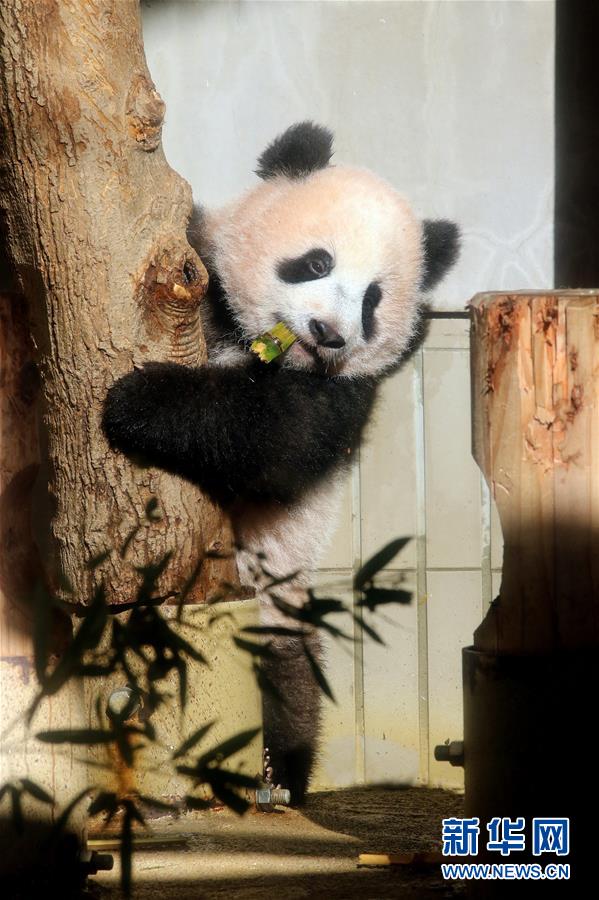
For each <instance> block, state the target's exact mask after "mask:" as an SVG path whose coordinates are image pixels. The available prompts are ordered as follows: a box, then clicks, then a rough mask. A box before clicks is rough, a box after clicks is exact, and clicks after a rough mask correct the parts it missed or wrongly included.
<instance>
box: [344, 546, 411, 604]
mask: <svg viewBox="0 0 599 900" xmlns="http://www.w3.org/2000/svg"><path fill="white" fill-rule="evenodd" d="M411 540H412V538H410V537H403V538H396V540H394V541H390V543H388V544H387V545H386V546H385V547H383V549H382V550H379V551H378V553H375V554H374V556H371V557H370V559H369V560H367V562H365V563H364V565H363V566H362V568H361V569H359V570H358V572H356V576H355V578H354V588H355V589H356V590H357V591H361V590H362V589H363V588H364V586H365V585H367V584H370V582H371V581H372V579H373V578H374V576H375V575H376V574H377V573H378V572H380V570H381V569H384V568H385V566H387V565H389V563H390V562H391V560H392V559H395V557H396V556H397V554H398V553H399V552H400V550H403V548H404V547H405V546H406V544H409V542H410V541H411Z"/></svg>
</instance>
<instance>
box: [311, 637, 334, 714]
mask: <svg viewBox="0 0 599 900" xmlns="http://www.w3.org/2000/svg"><path fill="white" fill-rule="evenodd" d="M304 653H305V654H306V659H307V660H308V662H309V663H310V668H311V669H312V674H313V675H314V678H315V679H316V681H317V682H318V685H319V687H320V689H321V691H322V692H323V694H326V696H327V697H328V698H329V700H332V701H333V703H336V702H337V701H336V700H335V695H334V694H333V691H332V690H331V687H330V685H329V683H328V681H327V679H326V678H325V674H324V672H323V671H322V668H321V666H320V665H319V663H318V662H317V661H316V658H315V657H314V655H313V654H312V652H311V650H310V648H309V647H308V645H307V644H306V643H305V642H304Z"/></svg>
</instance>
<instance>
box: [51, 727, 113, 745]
mask: <svg viewBox="0 0 599 900" xmlns="http://www.w3.org/2000/svg"><path fill="white" fill-rule="evenodd" d="M36 738H37V739H38V741H43V742H44V743H45V744H109V743H110V742H111V741H114V739H115V736H114V734H113V733H112V731H103V730H101V729H99V728H79V729H75V728H74V729H69V728H59V729H57V730H56V731H38V733H37V734H36Z"/></svg>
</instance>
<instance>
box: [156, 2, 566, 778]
mask: <svg viewBox="0 0 599 900" xmlns="http://www.w3.org/2000/svg"><path fill="white" fill-rule="evenodd" d="M143 14H144V34H145V41H146V52H147V56H148V62H149V65H150V70H151V72H152V74H153V77H154V79H155V81H156V83H157V86H158V89H159V90H160V92H161V94H162V95H163V97H164V99H165V100H166V102H167V118H166V125H165V130H164V146H165V150H166V153H167V156H168V158H169V161H170V162H171V164H172V165H173V166H174V167H175V168H176V169H177V170H178V171H179V172H181V174H183V175H184V176H185V177H186V178H188V180H189V181H190V182H191V184H192V187H193V190H194V194H195V196H196V197H197V198H198V199H199V200H201V201H202V202H204V203H206V204H219V203H221V202H224V201H226V200H227V199H229V198H230V197H232V196H234V195H236V194H237V193H239V192H240V191H241V190H243V189H244V188H245V187H247V186H248V185H249V184H251V182H252V175H251V171H252V169H253V167H254V161H255V159H256V157H257V155H258V154H259V153H260V152H261V150H262V149H263V148H264V146H265V145H266V144H267V143H268V142H269V141H270V140H271V139H272V137H273V136H274V135H275V134H276V133H278V132H279V131H281V130H282V129H283V128H285V127H286V126H287V125H289V124H290V123H291V122H293V121H298V120H300V119H305V118H310V119H314V120H316V121H320V122H323V123H325V124H327V125H329V126H330V127H332V129H333V130H334V131H335V134H336V147H337V158H338V159H339V160H343V161H347V162H352V163H358V164H363V165H366V166H369V167H371V168H372V169H374V170H375V171H377V172H379V173H380V174H381V175H383V176H385V177H386V178H388V179H389V180H390V181H391V182H392V183H393V184H395V185H396V186H397V187H398V188H399V189H400V190H402V191H404V192H405V193H406V195H407V196H409V197H410V198H411V200H412V201H413V202H414V204H415V206H416V208H417V210H418V211H419V212H420V213H421V214H422V215H424V216H431V217H434V216H446V217H450V218H452V219H454V220H456V221H458V222H459V223H460V224H461V227H462V230H463V249H462V255H461V259H460V262H459V264H458V266H457V267H456V268H455V270H454V272H453V273H452V274H451V275H450V276H449V277H448V278H447V279H446V281H445V282H444V283H443V285H442V288H441V289H440V290H439V291H438V292H437V294H436V296H435V298H434V305H435V307H436V308H437V309H445V310H460V309H463V308H464V306H465V304H466V303H467V302H468V300H469V299H470V297H472V296H473V295H474V294H475V293H476V292H477V291H481V290H510V289H517V288H525V287H536V288H541V287H546V286H549V285H550V284H551V279H552V240H553V236H552V204H553V43H554V2H553V0H519V2H503V0H488V2H482V0H470V2H460V0H415V2H412V0H406V2H368V0H363V2H359V0H358V2H328V0H324V2H306V3H304V2H286V0H273V2H255V0H245V2H228V0H224V2H175V0H145V2H144V4H143ZM467 347H468V334H467V323H466V322H465V321H464V320H460V319H449V320H436V321H433V322H432V323H431V328H430V332H429V336H428V338H427V341H426V343H425V345H424V348H423V349H422V350H421V351H420V352H419V353H418V354H417V355H416V356H415V357H414V358H413V360H411V361H410V362H409V363H408V364H407V365H406V366H405V368H404V369H403V371H401V372H400V373H398V374H397V375H395V376H394V377H393V378H392V379H391V380H389V381H388V382H387V383H386V384H385V386H384V389H383V391H382V396H381V400H380V403H379V406H378V409H377V414H376V416H375V421H374V423H373V425H372V427H371V429H370V434H369V440H368V443H367V444H366V446H365V447H364V448H363V449H362V452H361V459H360V462H359V465H358V466H357V467H356V470H355V472H354V475H353V479H352V481H351V482H350V483H348V486H347V493H346V502H345V507H344V515H343V517H342V520H341V522H340V525H339V531H338V535H337V539H336V541H335V542H334V545H333V548H332V550H331V553H330V554H329V557H328V559H327V561H326V569H325V571H323V573H322V578H323V579H324V580H326V581H327V582H331V581H332V582H333V583H334V584H335V585H337V586H338V587H339V589H342V587H343V586H345V588H346V589H347V587H348V586H349V585H350V583H351V572H352V569H353V567H354V566H355V565H358V564H359V562H360V560H362V559H365V558H367V557H368V556H369V555H370V554H371V553H372V552H374V551H375V550H376V549H377V548H378V547H380V546H381V545H382V544H383V543H384V542H385V541H387V540H389V539H390V538H392V537H396V536H398V535H407V534H413V535H414V540H413V542H412V543H411V544H410V545H408V546H407V547H406V548H405V550H404V551H403V552H402V554H401V556H400V557H399V559H398V560H397V561H396V563H394V566H396V571H397V573H398V574H399V572H400V571H401V572H402V573H403V574H404V575H405V577H406V579H407V582H408V583H409V584H411V585H412V586H413V587H414V589H415V592H416V597H415V603H414V604H413V605H412V606H410V607H407V608H402V609H395V610H390V611H387V613H386V615H387V616H388V621H386V622H384V623H383V630H384V634H385V639H386V642H387V646H386V648H384V649H381V648H379V647H377V646H375V645H373V644H372V642H370V641H369V640H368V639H367V640H366V641H365V642H364V643H362V642H361V641H358V642H357V644H356V645H355V646H354V647H350V648H349V649H348V648H347V647H345V648H343V647H339V646H336V645H335V646H332V647H331V648H330V653H329V667H328V673H329V678H330V680H331V682H332V685H333V688H334V691H335V694H336V696H337V699H338V703H337V705H335V706H333V705H332V704H328V703H327V704H326V715H325V728H324V742H323V754H322V759H321V763H320V767H319V770H318V773H317V786H321V787H325V786H339V785H342V784H349V783H352V782H354V781H368V782H375V781H381V780H393V781H404V782H405V781H415V780H420V781H428V780H430V781H431V782H432V783H434V784H448V785H454V786H455V785H458V784H459V783H460V770H459V769H453V768H451V767H450V766H448V765H447V764H439V763H435V762H434V760H433V759H432V748H433V746H434V744H435V743H438V742H442V741H444V740H445V739H446V738H448V737H450V738H459V737H461V733H462V724H461V693H460V674H459V666H460V648H461V646H463V645H464V644H467V643H469V642H470V640H471V635H472V631H473V629H474V627H475V626H476V624H477V623H478V622H479V621H480V618H481V615H482V612H483V610H484V609H485V608H486V606H487V605H488V603H489V602H490V599H491V597H492V596H493V593H496V592H497V589H498V579H499V575H498V569H500V567H501V552H502V551H501V532H500V529H499V526H498V522H497V518H496V514H495V513H494V511H493V510H492V509H491V506H490V501H489V498H488V491H487V490H486V488H485V487H484V485H482V484H481V479H480V476H479V474H478V471H477V469H476V467H475V465H474V463H473V462H472V460H471V457H470V424H469V410H470V388H469V383H468V351H467Z"/></svg>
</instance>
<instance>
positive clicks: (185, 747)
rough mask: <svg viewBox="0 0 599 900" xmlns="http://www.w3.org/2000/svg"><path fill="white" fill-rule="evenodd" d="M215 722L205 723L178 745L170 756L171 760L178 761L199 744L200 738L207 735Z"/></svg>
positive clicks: (214, 720) (213, 720)
mask: <svg viewBox="0 0 599 900" xmlns="http://www.w3.org/2000/svg"><path fill="white" fill-rule="evenodd" d="M216 721H217V720H216V719H212V721H211V722H207V723H206V725H202V727H201V728H198V730H197V731H194V733H193V734H191V735H190V736H189V737H188V738H186V739H185V740H184V741H183V743H182V744H180V745H179V747H177V749H176V750H175V752H174V753H173V755H172V759H179V758H180V757H181V756H185V754H186V753H188V752H189V751H190V750H191V749H192V747H195V745H196V744H199V742H200V741H201V740H202V738H203V737H205V736H206V735H207V734H208V732H209V731H210V729H211V728H212V726H213V725H214V724H215V722H216Z"/></svg>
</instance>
